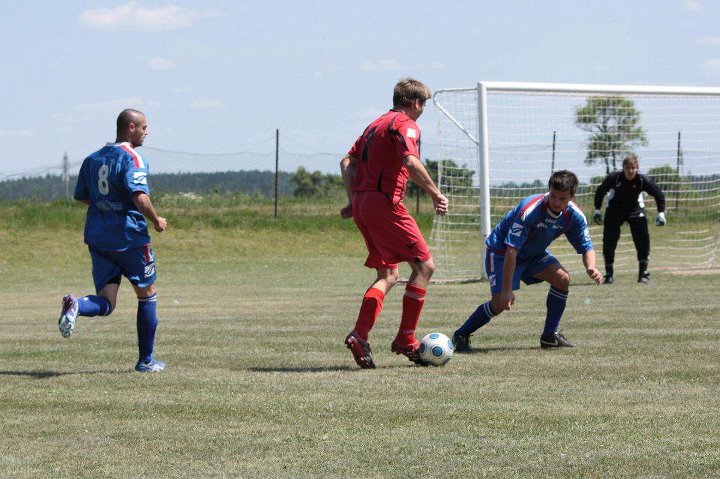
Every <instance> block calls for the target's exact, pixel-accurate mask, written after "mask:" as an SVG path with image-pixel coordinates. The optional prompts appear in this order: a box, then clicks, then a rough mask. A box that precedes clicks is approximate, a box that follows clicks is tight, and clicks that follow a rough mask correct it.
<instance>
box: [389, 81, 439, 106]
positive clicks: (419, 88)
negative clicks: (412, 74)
mask: <svg viewBox="0 0 720 479" xmlns="http://www.w3.org/2000/svg"><path fill="white" fill-rule="evenodd" d="M431 97H432V93H430V89H429V88H428V87H426V86H425V85H424V84H423V82H421V81H419V80H416V79H414V78H409V77H408V78H403V79H402V80H400V81H399V82H397V84H396V85H395V89H394V90H393V107H396V108H397V107H408V106H410V105H411V104H412V102H413V101H414V100H420V101H421V102H422V104H423V105H424V104H425V102H426V101H427V100H429V99H430V98H431Z"/></svg>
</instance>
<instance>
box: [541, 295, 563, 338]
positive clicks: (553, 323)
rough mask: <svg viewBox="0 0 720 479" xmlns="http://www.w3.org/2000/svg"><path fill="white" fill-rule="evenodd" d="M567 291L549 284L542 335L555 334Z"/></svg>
mask: <svg viewBox="0 0 720 479" xmlns="http://www.w3.org/2000/svg"><path fill="white" fill-rule="evenodd" d="M567 298H568V292H567V291H560V290H559V289H555V288H553V287H552V286H550V291H548V297H547V302H546V303H545V305H546V306H547V318H546V319H545V330H544V331H543V336H550V335H551V334H555V332H556V331H557V329H558V325H559V324H560V318H562V315H563V312H564V311H565V305H567Z"/></svg>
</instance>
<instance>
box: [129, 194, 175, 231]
mask: <svg viewBox="0 0 720 479" xmlns="http://www.w3.org/2000/svg"><path fill="white" fill-rule="evenodd" d="M133 203H135V206H137V209H138V211H139V212H140V213H142V214H143V215H144V216H145V218H147V219H149V220H150V221H152V223H153V225H154V226H155V231H157V232H163V231H165V228H167V220H166V219H165V218H163V217H162V216H159V215H158V214H157V212H156V211H155V208H154V207H153V204H152V201H150V196H148V195H147V194H146V193H143V192H141V191H138V192H136V193H135V194H134V195H133Z"/></svg>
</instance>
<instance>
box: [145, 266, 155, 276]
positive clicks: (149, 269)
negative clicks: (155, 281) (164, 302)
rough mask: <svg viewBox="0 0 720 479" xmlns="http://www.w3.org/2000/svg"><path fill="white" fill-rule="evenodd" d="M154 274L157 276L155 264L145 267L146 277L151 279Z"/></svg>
mask: <svg viewBox="0 0 720 479" xmlns="http://www.w3.org/2000/svg"><path fill="white" fill-rule="evenodd" d="M153 274H155V263H150V264H149V265H146V266H145V277H146V278H149V277H150V276H152V275H153Z"/></svg>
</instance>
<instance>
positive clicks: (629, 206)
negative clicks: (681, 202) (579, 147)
mask: <svg viewBox="0 0 720 479" xmlns="http://www.w3.org/2000/svg"><path fill="white" fill-rule="evenodd" d="M639 169H640V167H639V165H638V159H637V156H636V155H632V154H631V155H628V156H627V157H625V159H624V160H623V169H622V171H613V172H612V173H610V174H609V175H607V177H606V178H605V180H604V181H603V182H602V183H601V184H600V186H598V189H597V191H595V215H594V216H593V220H594V221H595V223H597V224H599V225H603V259H604V260H605V281H604V283H605V284H612V283H613V282H614V281H615V280H614V278H613V274H614V273H615V269H614V267H613V262H614V261H615V248H616V247H617V243H618V240H619V239H620V227H621V226H622V224H623V223H624V222H626V221H627V222H628V224H630V233H631V234H632V239H633V243H635V249H636V250H637V259H638V283H649V282H650V273H649V272H648V260H649V257H650V234H649V233H648V225H647V217H646V216H645V203H644V202H643V197H642V192H643V191H645V192H647V193H648V194H649V195H650V196H652V197H653V198H655V203H656V204H657V210H658V215H657V219H656V220H655V224H656V225H657V226H664V225H665V195H664V194H663V192H662V191H661V190H660V188H658V187H657V185H656V184H655V183H654V182H653V180H652V179H650V177H649V176H647V175H643V174H642V173H638V170H639ZM606 194H607V195H608V205H607V208H606V210H605V221H603V218H602V212H601V210H600V208H601V207H602V202H603V198H604V197H605V195H606Z"/></svg>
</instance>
